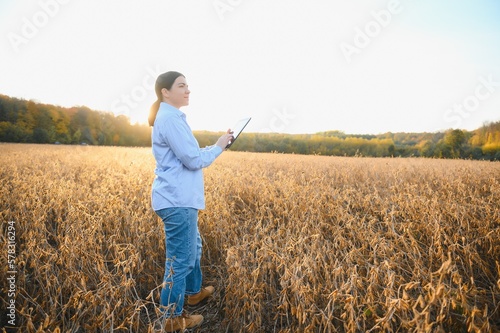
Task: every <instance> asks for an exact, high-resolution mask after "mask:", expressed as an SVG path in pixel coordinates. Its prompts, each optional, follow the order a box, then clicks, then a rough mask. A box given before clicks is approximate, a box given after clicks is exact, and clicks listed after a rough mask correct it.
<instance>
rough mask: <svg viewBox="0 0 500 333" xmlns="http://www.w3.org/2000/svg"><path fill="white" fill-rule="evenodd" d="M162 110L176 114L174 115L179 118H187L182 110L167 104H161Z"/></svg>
mask: <svg viewBox="0 0 500 333" xmlns="http://www.w3.org/2000/svg"><path fill="white" fill-rule="evenodd" d="M160 109H162V110H165V111H167V112H171V113H174V114H176V115H179V116H183V117H185V116H186V114H185V113H184V112H182V111H181V110H179V109H178V108H176V107H175V106H172V105H170V104H168V103H165V102H161V103H160Z"/></svg>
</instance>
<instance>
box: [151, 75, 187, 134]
mask: <svg viewBox="0 0 500 333" xmlns="http://www.w3.org/2000/svg"><path fill="white" fill-rule="evenodd" d="M179 76H184V75H182V74H181V73H179V72H174V71H170V72H166V73H163V74H161V75H160V76H158V78H157V79H156V83H155V93H156V97H158V99H157V100H156V102H154V103H153V105H151V109H149V117H148V122H149V126H153V125H154V124H155V120H156V115H157V114H158V110H159V109H160V103H161V102H162V100H163V98H162V94H161V90H162V89H163V88H165V89H167V90H170V89H171V88H172V85H173V84H174V81H175V79H177V78H178V77H179Z"/></svg>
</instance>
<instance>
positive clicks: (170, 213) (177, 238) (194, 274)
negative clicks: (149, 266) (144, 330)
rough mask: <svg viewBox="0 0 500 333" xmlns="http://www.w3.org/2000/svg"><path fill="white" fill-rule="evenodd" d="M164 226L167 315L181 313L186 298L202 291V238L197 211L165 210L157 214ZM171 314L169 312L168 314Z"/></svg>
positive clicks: (163, 292) (163, 300) (163, 303)
mask: <svg viewBox="0 0 500 333" xmlns="http://www.w3.org/2000/svg"><path fill="white" fill-rule="evenodd" d="M156 214H157V215H158V216H159V217H160V218H161V219H162V220H163V224H164V226H165V248H166V260H165V275H164V276H163V288H162V290H161V296H160V304H161V306H162V309H163V310H164V311H165V314H166V315H169V316H172V317H176V316H180V315H181V314H182V307H183V306H184V296H185V295H194V294H197V293H199V292H200V291H201V283H202V273H201V267H200V259H201V237H200V232H199V231H198V210H197V209H194V208H177V207H176V208H165V209H161V210H158V211H156ZM168 312H170V313H168Z"/></svg>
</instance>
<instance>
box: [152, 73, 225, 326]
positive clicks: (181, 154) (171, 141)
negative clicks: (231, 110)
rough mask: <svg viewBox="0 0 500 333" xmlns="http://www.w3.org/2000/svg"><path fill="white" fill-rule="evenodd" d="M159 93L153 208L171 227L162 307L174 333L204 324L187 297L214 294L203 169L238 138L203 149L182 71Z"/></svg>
mask: <svg viewBox="0 0 500 333" xmlns="http://www.w3.org/2000/svg"><path fill="white" fill-rule="evenodd" d="M155 92H156V96H157V97H158V100H157V101H156V102H155V103H154V104H153V105H152V106H151V110H150V114H149V125H150V126H153V131H152V145H153V155H154V157H155V160H156V169H155V174H156V177H155V179H154V182H153V188H152V206H153V209H154V211H155V212H156V214H157V215H158V216H159V217H160V218H161V219H162V220H163V223H164V227H165V246H166V261H165V275H164V278H163V288H162V291H161V297H160V303H161V308H162V310H163V311H164V313H165V315H166V317H167V319H166V324H165V329H166V331H167V332H173V331H177V330H182V329H186V328H192V327H195V326H198V325H199V324H201V322H202V321H203V316H201V315H186V314H185V313H184V312H183V310H182V308H183V305H184V296H185V295H187V296H188V297H187V298H188V299H187V302H188V305H190V306H196V305H197V304H199V303H200V302H202V301H204V300H205V299H207V298H208V297H210V296H211V295H212V294H213V292H214V288H213V287H212V286H208V287H205V288H202V272H201V267H200V258H201V247H202V244H201V238H200V233H199V231H198V210H199V209H204V208H205V196H204V187H203V172H202V168H205V167H208V166H209V165H210V164H211V163H212V162H213V161H214V160H215V159H216V158H217V157H218V156H219V155H220V154H221V153H222V152H223V151H224V149H225V147H226V145H227V144H228V143H229V141H230V140H231V139H232V135H231V131H230V130H228V131H227V133H226V134H224V135H222V136H221V137H220V138H219V139H218V140H217V142H216V144H215V145H213V146H209V147H206V148H203V149H200V147H199V145H198V142H197V141H196V139H195V137H194V136H193V133H192V132H191V128H190V127H189V125H188V124H187V122H186V115H185V114H184V113H183V112H181V111H180V108H181V107H183V106H186V105H188V104H189V94H190V91H189V88H188V84H187V82H186V78H185V77H184V75H182V74H181V73H178V72H167V73H164V74H161V75H160V76H158V78H157V80H156V84H155Z"/></svg>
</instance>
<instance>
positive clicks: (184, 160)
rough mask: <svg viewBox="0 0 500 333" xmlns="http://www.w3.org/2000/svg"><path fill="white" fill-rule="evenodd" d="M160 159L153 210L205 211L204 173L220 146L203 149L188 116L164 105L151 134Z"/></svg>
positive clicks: (157, 165) (215, 156)
mask: <svg viewBox="0 0 500 333" xmlns="http://www.w3.org/2000/svg"><path fill="white" fill-rule="evenodd" d="M151 138H152V145H153V155H154V157H155V160H156V168H155V175H156V177H155V179H154V181H153V190H152V194H151V199H152V200H151V202H152V206H153V210H155V211H156V210H160V209H164V208H171V207H190V208H195V209H204V208H205V189H204V184H203V171H202V168H205V167H207V166H209V165H210V164H212V162H213V161H214V160H215V159H216V158H217V156H219V155H220V154H221V153H222V149H221V148H220V147H218V146H216V145H213V146H208V147H206V148H202V149H200V146H199V145H198V141H197V140H196V138H195V137H194V135H193V132H192V131H191V128H190V127H189V125H188V123H187V122H186V115H185V114H184V113H183V112H182V111H180V110H179V109H177V108H175V107H173V106H172V105H170V104H168V103H163V102H162V103H161V104H160V109H159V110H158V114H157V116H156V120H155V123H154V126H153V131H152V134H151Z"/></svg>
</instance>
